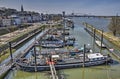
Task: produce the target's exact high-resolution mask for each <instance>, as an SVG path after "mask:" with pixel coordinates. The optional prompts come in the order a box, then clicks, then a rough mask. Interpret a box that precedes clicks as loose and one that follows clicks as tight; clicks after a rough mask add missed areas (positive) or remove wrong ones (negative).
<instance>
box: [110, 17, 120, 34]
mask: <svg viewBox="0 0 120 79" xmlns="http://www.w3.org/2000/svg"><path fill="white" fill-rule="evenodd" d="M108 27H109V29H110V31H112V33H113V35H114V36H116V35H117V34H118V33H120V32H119V31H120V18H119V17H117V16H115V17H112V19H111V22H110V24H109V26H108Z"/></svg>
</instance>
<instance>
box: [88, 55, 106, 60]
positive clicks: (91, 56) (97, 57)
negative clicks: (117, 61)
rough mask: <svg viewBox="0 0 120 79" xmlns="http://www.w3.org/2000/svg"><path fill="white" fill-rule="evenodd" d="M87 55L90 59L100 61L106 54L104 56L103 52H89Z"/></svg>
mask: <svg viewBox="0 0 120 79" xmlns="http://www.w3.org/2000/svg"><path fill="white" fill-rule="evenodd" d="M87 57H88V58H89V60H90V61H98V60H103V59H105V56H103V55H102V54H101V53H93V54H88V55H87Z"/></svg>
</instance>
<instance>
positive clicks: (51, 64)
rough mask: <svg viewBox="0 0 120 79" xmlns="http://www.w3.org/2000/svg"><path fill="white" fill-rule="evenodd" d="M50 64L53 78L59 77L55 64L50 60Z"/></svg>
mask: <svg viewBox="0 0 120 79" xmlns="http://www.w3.org/2000/svg"><path fill="white" fill-rule="evenodd" d="M49 66H50V71H51V74H52V79H58V76H57V73H56V69H55V66H54V64H53V63H52V62H50V63H49Z"/></svg>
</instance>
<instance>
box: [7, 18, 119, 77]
mask: <svg viewBox="0 0 120 79" xmlns="http://www.w3.org/2000/svg"><path fill="white" fill-rule="evenodd" d="M72 19H73V21H74V23H75V28H74V29H71V30H70V35H72V36H74V37H75V38H76V40H77V41H76V42H77V47H81V46H83V45H84V44H86V45H87V46H92V44H93V42H92V41H93V38H92V37H91V36H90V35H89V34H88V33H87V32H86V31H85V30H84V26H83V25H82V22H88V23H90V24H92V25H94V26H96V28H99V29H101V28H104V29H105V31H108V29H107V26H108V24H109V22H110V21H109V20H107V19H103V18H72ZM99 51H100V49H99V48H98V47H97V46H95V52H99ZM102 53H109V51H107V50H102ZM112 57H113V59H114V62H113V64H110V65H101V66H93V67H87V68H73V69H63V70H59V72H60V73H61V74H63V75H64V76H65V79H120V63H119V60H118V59H117V58H115V57H114V56H112ZM5 79H48V76H47V72H46V71H45V72H37V73H30V72H24V71H21V70H12V71H10V72H9V74H8V75H7V76H6V78H5Z"/></svg>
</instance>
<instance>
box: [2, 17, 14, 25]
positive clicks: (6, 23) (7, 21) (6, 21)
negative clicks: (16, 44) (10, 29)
mask: <svg viewBox="0 0 120 79" xmlns="http://www.w3.org/2000/svg"><path fill="white" fill-rule="evenodd" d="M11 24H12V20H11V19H10V18H4V19H2V26H10V25H11Z"/></svg>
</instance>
